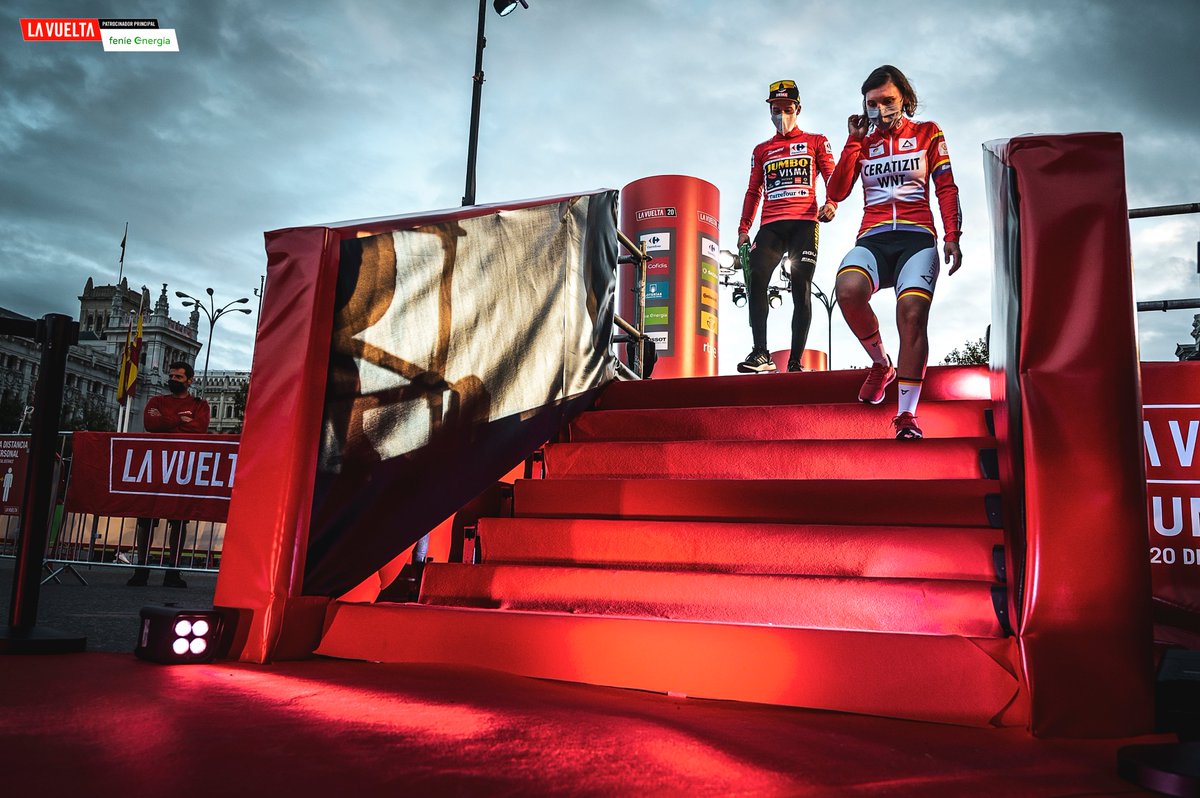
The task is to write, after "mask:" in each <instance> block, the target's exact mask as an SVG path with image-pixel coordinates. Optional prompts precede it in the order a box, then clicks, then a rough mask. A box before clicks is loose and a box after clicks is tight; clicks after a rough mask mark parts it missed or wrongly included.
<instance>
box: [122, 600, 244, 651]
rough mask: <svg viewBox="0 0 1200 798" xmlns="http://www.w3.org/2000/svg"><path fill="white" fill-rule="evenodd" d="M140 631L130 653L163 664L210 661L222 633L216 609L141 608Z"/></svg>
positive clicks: (219, 615) (219, 617) (219, 616)
mask: <svg viewBox="0 0 1200 798" xmlns="http://www.w3.org/2000/svg"><path fill="white" fill-rule="evenodd" d="M140 614H141V620H142V626H141V632H140V633H139V635H138V644H137V648H135V649H134V650H133V653H134V654H135V655H137V657H138V658H139V659H144V660H149V661H150V662H158V663H161V664H164V665H179V664H191V663H197V662H211V661H212V660H213V658H214V657H215V656H216V653H217V643H218V642H219V640H220V636H221V628H222V623H221V614H220V613H219V612H217V611H216V610H184V609H179V608H177V607H142V611H141V613H140Z"/></svg>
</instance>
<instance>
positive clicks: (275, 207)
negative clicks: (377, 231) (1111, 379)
mask: <svg viewBox="0 0 1200 798" xmlns="http://www.w3.org/2000/svg"><path fill="white" fill-rule="evenodd" d="M530 5H531V8H530V9H529V11H524V10H519V11H518V13H516V14H513V15H512V16H510V17H508V18H505V19H503V20H501V19H499V18H497V17H496V16H495V15H493V14H491V12H490V10H489V12H488V13H489V16H488V21H487V25H488V47H487V51H486V61H485V71H486V75H487V82H486V83H485V86H484V95H483V114H482V119H481V128H480V134H481V143H480V157H479V164H478V168H479V188H478V196H479V199H480V201H492V200H500V199H510V198H518V197H528V196H542V195H547V194H556V193H562V192H566V191H573V190H580V189H588V188H596V187H601V186H611V187H615V188H620V187H622V186H623V185H625V184H626V183H627V182H629V181H631V180H635V179H637V178H640V177H643V176H646V175H652V174H663V173H671V172H676V173H683V174H692V175H696V176H699V177H702V178H704V179H707V180H709V181H711V182H713V183H715V184H716V185H717V186H718V187H719V188H720V190H721V195H722V196H721V215H722V217H723V219H722V222H723V225H722V229H723V236H722V245H723V246H730V245H731V244H732V236H733V234H734V232H735V228H736V220H737V216H738V213H739V210H740V203H741V194H742V192H744V190H745V184H746V182H745V181H746V174H747V172H746V168H747V162H748V158H749V152H750V148H751V147H752V146H753V145H754V144H755V143H757V142H758V141H760V140H762V139H764V138H766V137H767V135H768V134H769V132H770V126H769V122H768V120H767V118H766V113H765V106H764V104H763V102H762V92H763V90H764V87H765V84H766V83H767V82H768V81H770V80H774V79H777V78H779V77H795V78H797V79H798V80H800V82H801V86H802V95H803V99H804V114H803V117H802V124H804V125H805V126H806V128H807V129H811V130H817V131H821V132H824V133H826V134H827V135H828V136H829V137H830V139H831V141H833V143H834V147H835V148H840V145H841V142H842V140H843V138H844V136H845V132H844V131H845V116H846V114H847V113H850V112H852V111H853V110H854V107H855V106H856V104H857V101H858V87H859V84H860V83H861V81H862V79H863V78H864V77H865V75H866V73H867V72H868V71H869V70H870V69H871V68H872V67H874V66H876V65H878V64H880V63H884V62H893V63H897V64H898V65H900V66H902V67H903V68H904V69H905V70H906V71H908V72H909V73H910V76H912V77H913V78H914V80H915V81H916V82H917V85H918V89H919V90H920V91H921V92H922V100H923V101H924V103H925V106H926V107H925V111H924V115H925V116H926V117H927V118H933V119H936V120H937V121H939V122H940V123H941V124H942V125H943V127H944V128H945V129H946V130H947V137H948V139H949V140H950V142H951V149H952V152H953V153H954V157H955V172H956V175H957V177H958V180H959V182H960V185H961V186H962V188H963V198H964V209H965V210H966V212H967V214H968V226H967V234H968V237H967V238H966V239H965V241H966V242H967V244H968V245H969V256H970V258H971V260H970V261H969V264H968V267H965V268H964V271H963V272H962V273H960V275H958V276H956V277H955V278H954V280H950V281H946V285H945V289H944V293H942V292H943V287H942V286H939V307H938V310H937V314H938V323H939V324H940V325H942V326H941V328H940V329H939V330H938V331H937V332H938V335H939V341H941V342H942V343H944V346H941V351H942V352H944V351H946V350H948V349H950V348H952V347H954V346H957V345H959V344H960V343H961V341H962V340H964V339H965V338H967V337H968V336H969V337H978V334H979V333H978V332H977V331H976V328H977V327H980V326H981V325H980V324H979V319H980V318H983V317H985V316H986V313H987V312H988V308H989V307H990V302H989V299H988V291H989V290H990V289H989V269H990V264H989V261H990V251H989V250H990V245H989V241H988V232H987V228H988V222H987V218H986V195H985V193H984V189H983V184H982V167H981V158H980V144H981V143H982V142H983V141H986V140H988V139H991V138H1000V137H1007V136H1012V135H1017V134H1020V133H1026V132H1071V131H1079V130H1119V131H1122V132H1123V133H1124V135H1125V137H1126V145H1127V161H1128V182H1129V196H1130V201H1131V203H1133V204H1135V205H1136V204H1159V203H1167V202H1185V201H1196V200H1197V199H1200V197H1197V196H1196V189H1195V186H1196V185H1197V184H1200V174H1198V169H1197V166H1196V165H1195V162H1194V160H1193V159H1192V158H1191V153H1193V152H1195V151H1197V150H1198V149H1200V140H1198V139H1200V132H1198V131H1200V119H1198V118H1197V113H1200V109H1198V108H1197V106H1196V104H1195V103H1193V102H1191V101H1190V94H1191V93H1192V92H1193V91H1194V87H1195V85H1196V78H1197V77H1200V75H1198V74H1197V66H1196V64H1197V59H1195V58H1194V56H1193V55H1192V53H1191V50H1190V49H1189V45H1188V38H1189V37H1190V36H1192V35H1194V31H1195V30H1196V29H1197V28H1198V27H1200V24H1198V23H1200V10H1198V9H1200V4H1196V3H1194V2H1173V1H1170V0H1148V2H1143V3H1139V4H1136V5H1134V4H1132V3H1123V2H1121V3H1118V2H1106V3H1095V2H1075V1H1074V0H1072V1H1070V2H1056V3H1050V4H1047V3H1039V2H1032V1H1028V2H1006V3H1003V4H999V3H997V4H993V5H992V6H990V7H989V6H985V5H981V4H963V3H960V2H951V1H950V0H932V2H925V3H922V4H920V7H919V9H918V8H916V7H914V8H913V9H912V10H911V11H910V10H909V9H907V8H905V7H903V6H897V5H896V4H895V3H887V4H882V3H880V4H877V5H875V4H871V3H859V4H845V3H831V2H807V3H798V2H795V1H794V0H786V2H785V0H745V1H744V2H740V3H729V2H716V1H715V0H706V1H705V2H700V1H699V0H697V1H695V2H685V1H684V0H610V1H609V2H603V3H597V2H590V1H588V2H585V1H584V0H531V1H530ZM0 8H2V9H3V11H4V12H5V13H3V14H2V15H0V159H3V164H4V168H3V169H2V170H0V305H3V306H5V307H10V308H12V309H14V310H17V311H19V312H23V313H27V314H29V315H40V314H42V313H45V312H49V311H51V310H55V311H66V312H74V310H75V309H76V308H77V304H76V302H75V299H74V298H75V297H76V296H77V295H78V293H79V292H80V290H81V289H82V287H83V284H84V282H85V281H86V280H87V278H88V277H89V276H92V277H95V278H96V279H97V281H98V282H106V281H110V280H112V279H114V278H115V276H116V269H117V257H118V255H119V247H118V244H119V242H120V238H121V232H122V229H123V227H124V223H125V222H126V221H129V222H130V237H129V243H130V245H129V250H128V254H127V257H126V262H125V265H126V274H127V276H128V277H129V279H130V280H131V282H132V283H133V284H134V285H135V286H140V285H142V284H145V285H147V286H149V288H150V289H151V294H152V296H155V297H156V296H157V294H158V291H159V290H160V289H161V284H162V283H163V282H169V283H170V284H171V289H172V290H175V289H182V290H185V291H189V292H191V293H196V292H197V291H202V290H203V288H204V287H205V286H208V285H211V286H213V287H214V288H215V289H216V290H217V292H218V295H219V296H221V295H224V296H227V297H228V298H233V297H236V296H242V295H245V296H251V291H252V289H253V288H256V287H257V286H258V281H259V275H260V274H262V272H263V270H264V264H265V257H264V255H263V249H262V233H263V231H266V230H271V229H275V228H278V227H284V226H293V225H302V224H310V223H319V222H324V221H333V220H338V219H347V218H360V217H368V216H377V215H386V214H394V213H405V212H411V211H417V210H425V209H430V208H441V207H450V206H453V205H456V204H458V202H459V198H460V197H461V195H462V190H463V171H464V165H465V151H466V143H465V142H466V138H467V119H468V112H469V107H470V94H471V80H470V76H471V69H472V65H473V51H474V44H475V39H474V26H475V21H476V18H475V14H476V5H475V3H474V0H452V1H451V0H446V1H445V2H443V1H442V0H408V1H407V2H403V3H384V2H368V1H367V0H362V1H361V2H350V1H349V0H347V2H342V3H319V2H307V3H289V4H286V5H285V4H261V3H260V4H255V3H248V2H234V1H233V0H217V1H216V2H204V3H188V4H168V5H164V4H162V3H152V2H120V3H117V2H93V3H89V4H87V5H86V6H85V7H80V6H78V5H77V4H75V3H62V2H57V3H38V4H36V6H35V7H34V8H16V7H15V6H14V5H13V4H11V3H8V4H3V5H0ZM82 8H86V11H84V10H82ZM885 11H886V13H885ZM83 13H86V14H88V15H94V16H97V17H104V16H114V17H157V18H159V20H160V22H161V24H162V25H163V26H164V27H172V28H175V29H176V31H177V34H178V37H179V42H180V53H178V54H177V55H165V54H115V53H104V52H103V51H102V50H101V48H100V46H99V44H98V43H70V44H52V43H27V42H24V41H22V40H21V36H20V31H19V28H18V25H17V19H18V18H19V17H20V16H29V15H32V14H36V15H38V16H78V15H80V14H83ZM797 14H799V15H801V17H802V19H803V25H802V27H803V30H797V29H794V28H793V27H792V26H789V25H787V24H781V23H780V20H781V19H789V18H792V17H794V16H796V15H797ZM880 20H882V21H883V22H886V24H883V22H880ZM857 203H858V199H857V197H855V198H854V199H853V200H852V201H849V202H848V203H846V204H845V206H844V210H843V212H842V213H841V214H839V218H838V220H836V221H835V222H834V223H833V224H832V225H829V226H827V228H826V229H825V230H823V232H822V252H821V261H820V263H819V269H818V275H819V279H828V277H827V272H831V270H832V268H833V266H834V265H836V262H837V260H838V259H839V258H840V255H841V251H843V250H844V248H845V247H846V246H847V243H848V242H849V241H850V240H852V236H853V232H854V230H855V229H856V228H857V216H858V210H857ZM1193 218H1196V217H1193ZM1196 227H1197V225H1196V224H1192V226H1191V227H1185V228H1183V229H1182V231H1180V232H1178V234H1177V235H1176V236H1175V237H1174V238H1171V239H1170V240H1168V241H1166V243H1162V244H1160V245H1155V246H1154V247H1147V248H1146V249H1145V250H1144V251H1141V250H1139V252H1141V254H1140V255H1139V258H1140V259H1141V260H1142V261H1144V263H1145V268H1155V265H1156V264H1162V266H1161V272H1162V274H1170V275H1177V274H1178V273H1179V271H1180V269H1181V268H1182V269H1184V270H1186V262H1189V261H1190V259H1191V258H1194V257H1195V254H1194V241H1193V242H1192V243H1191V244H1187V246H1188V250H1187V251H1186V252H1183V253H1181V252H1179V251H1178V248H1179V247H1181V246H1184V245H1185V244H1186V242H1187V240H1188V238H1189V236H1192V237H1195V235H1200V231H1197V232H1196V233H1195V235H1194V234H1193V232H1192V231H1195V230H1196ZM727 239H728V240H727ZM1170 258H1175V259H1176V260H1179V259H1181V258H1182V260H1183V261H1184V266H1180V265H1179V263H1175V262H1173V261H1170V260H1169V259H1170ZM1190 262H1191V263H1192V266H1193V268H1194V261H1190ZM1172 264H1174V265H1172ZM1139 268H1142V266H1139ZM1143 282H1144V283H1145V284H1146V285H1153V290H1154V291H1160V292H1164V293H1166V292H1170V290H1171V289H1170V285H1169V281H1168V280H1154V281H1151V280H1146V281H1143ZM1183 290H1185V289H1184V288H1179V289H1178V290H1177V292H1178V291H1183ZM1187 290H1190V287H1189V288H1188V289H1187ZM172 300H173V301H174V299H173V297H172ZM175 313H176V317H177V318H181V317H183V315H184V314H183V313H182V311H181V310H180V309H179V308H178V306H177V305H176V308H175ZM784 315H785V314H774V315H773V316H772V321H773V322H776V321H778V320H779V319H783V316H784ZM776 316H778V317H779V319H776ZM253 323H254V320H253V318H243V317H240V316H239V317H235V318H232V319H230V320H229V321H222V326H221V329H220V330H219V331H218V335H217V336H216V340H215V342H214V344H215V348H214V353H213V359H212V362H213V366H214V367H219V368H239V367H240V368H244V367H247V366H248V365H249V354H248V353H249V350H250V345H251V340H250V336H251V334H252V329H253ZM1155 323H1160V322H1159V320H1155ZM1162 323H1166V322H1162ZM227 324H228V325H229V326H228V327H226V326H225V325H227ZM819 326H821V325H814V328H816V327H819ZM841 326H842V325H841V323H840V320H837V319H835V330H834V335H835V347H839V346H840V347H841V351H842V352H843V353H846V352H849V351H851V348H852V347H853V346H856V345H855V344H854V343H853V341H852V340H850V339H848V338H847V339H846V341H844V342H843V341H842V339H841V338H839V337H838V336H843V335H844V332H843V331H841V330H840V327H841ZM1184 326H1185V327H1188V328H1190V322H1189V323H1188V324H1185V325H1184ZM743 327H744V318H743V317H740V316H739V317H736V318H735V317H732V316H731V317H729V319H728V321H726V318H724V317H723V318H722V340H723V341H726V340H728V341H737V340H739V339H738V336H739V335H742V334H743V333H744V330H743V329H742V328H743ZM1164 334H1165V333H1164ZM1171 348H1172V350H1173V346H1172V347H1171ZM935 349H937V346H935ZM740 354H741V353H740V352H738V353H737V355H740ZM737 355H733V354H727V355H725V356H723V358H722V362H723V363H724V362H726V361H727V360H729V359H730V358H733V357H736V356H737ZM934 355H935V359H936V358H937V356H938V355H939V353H938V352H937V351H935V352H934Z"/></svg>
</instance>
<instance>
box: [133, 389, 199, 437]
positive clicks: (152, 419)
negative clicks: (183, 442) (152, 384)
mask: <svg viewBox="0 0 1200 798" xmlns="http://www.w3.org/2000/svg"><path fill="white" fill-rule="evenodd" d="M185 411H188V412H191V414H192V420H191V421H188V422H184V421H182V420H181V419H180V418H179V414H180V413H183V412H185ZM208 416H209V410H208V402H206V401H204V400H203V399H201V398H200V397H198V396H192V395H191V394H190V393H189V394H184V395H183V396H175V395H174V394H163V395H161V396H151V397H150V399H149V401H147V402H146V409H145V411H144V412H143V413H142V425H143V426H144V427H145V428H146V432H208Z"/></svg>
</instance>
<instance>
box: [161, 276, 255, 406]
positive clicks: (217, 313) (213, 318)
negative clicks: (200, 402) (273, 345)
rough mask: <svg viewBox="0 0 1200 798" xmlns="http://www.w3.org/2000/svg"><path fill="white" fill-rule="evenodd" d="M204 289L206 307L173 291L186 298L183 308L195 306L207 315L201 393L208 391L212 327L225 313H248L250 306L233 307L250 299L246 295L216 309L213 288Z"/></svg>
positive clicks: (177, 294)
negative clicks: (206, 297) (206, 294)
mask: <svg viewBox="0 0 1200 798" xmlns="http://www.w3.org/2000/svg"><path fill="white" fill-rule="evenodd" d="M204 290H205V291H207V292H208V307H205V306H204V303H202V302H201V301H200V300H199V299H196V297H194V296H192V295H190V294H185V293H184V292H182V291H176V292H175V296H177V297H179V298H180V299H185V300H187V301H186V302H184V303H183V306H184V307H185V308H190V307H195V308H196V309H197V310H200V311H203V312H204V315H205V316H207V317H208V346H207V347H205V349H204V381H203V383H202V384H201V389H200V392H201V393H207V392H208V358H209V355H211V354H212V339H213V328H214V327H216V326H217V321H218V320H219V319H220V318H221V317H222V316H224V315H225V314H226V313H250V308H235V307H233V305H245V304H246V303H247V302H249V301H250V299H249V298H248V297H242V298H241V299H235V300H233V301H232V302H228V303H226V304H225V305H224V306H222V307H221V308H219V309H218V308H217V306H216V302H214V300H213V290H212V289H211V288H206V289H204Z"/></svg>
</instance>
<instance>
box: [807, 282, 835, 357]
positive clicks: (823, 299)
mask: <svg viewBox="0 0 1200 798" xmlns="http://www.w3.org/2000/svg"><path fill="white" fill-rule="evenodd" d="M812 295H813V296H815V297H816V298H817V300H818V301H819V302H820V303H821V304H822V305H824V306H825V315H826V316H827V317H828V319H829V329H828V333H827V334H828V336H829V343H828V344H827V345H826V346H827V349H828V351H827V352H826V353H825V356H826V360H827V361H828V367H829V370H830V371H833V309H834V307H835V306H836V305H837V299H836V298H831V297H830V296H829V295H828V294H826V293H825V292H824V291H822V290H821V287H820V286H818V285H817V284H816V283H813V284H812Z"/></svg>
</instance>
